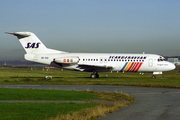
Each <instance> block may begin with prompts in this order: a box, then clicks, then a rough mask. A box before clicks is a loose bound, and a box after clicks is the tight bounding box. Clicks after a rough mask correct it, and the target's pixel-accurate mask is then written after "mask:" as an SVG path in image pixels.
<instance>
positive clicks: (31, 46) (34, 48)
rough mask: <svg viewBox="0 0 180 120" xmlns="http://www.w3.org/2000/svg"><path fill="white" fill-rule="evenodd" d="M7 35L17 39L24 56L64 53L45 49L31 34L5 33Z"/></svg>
mask: <svg viewBox="0 0 180 120" xmlns="http://www.w3.org/2000/svg"><path fill="white" fill-rule="evenodd" d="M6 33H7V34H11V35H15V36H17V38H18V39H19V41H20V43H21V45H22V46H23V48H24V50H25V51H26V54H37V53H65V52H64V51H58V50H53V49H49V48H47V47H46V46H45V45H44V44H43V43H42V42H41V41H40V40H39V39H38V37H37V36H36V35H35V34H34V33H31V32H14V33H10V32H6Z"/></svg>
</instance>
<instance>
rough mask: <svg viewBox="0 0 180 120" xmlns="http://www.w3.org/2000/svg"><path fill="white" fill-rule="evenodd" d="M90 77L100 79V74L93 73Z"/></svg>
mask: <svg viewBox="0 0 180 120" xmlns="http://www.w3.org/2000/svg"><path fill="white" fill-rule="evenodd" d="M90 77H91V78H99V74H98V73H92V74H91V76H90Z"/></svg>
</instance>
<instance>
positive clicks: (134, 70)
mask: <svg viewBox="0 0 180 120" xmlns="http://www.w3.org/2000/svg"><path fill="white" fill-rule="evenodd" d="M138 65H139V62H137V63H136V65H135V66H134V68H133V70H132V72H134V71H135V70H136V68H137V67H138Z"/></svg>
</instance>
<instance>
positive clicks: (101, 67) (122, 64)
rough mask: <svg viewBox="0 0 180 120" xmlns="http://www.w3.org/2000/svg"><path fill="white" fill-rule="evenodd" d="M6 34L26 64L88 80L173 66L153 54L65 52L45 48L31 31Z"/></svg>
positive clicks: (158, 70) (158, 71)
mask: <svg viewBox="0 0 180 120" xmlns="http://www.w3.org/2000/svg"><path fill="white" fill-rule="evenodd" d="M6 33H7V34H11V35H15V36H17V37H18V39H19V41H20V43H21V44H22V46H23V48H24V49H25V51H26V54H25V55H24V57H25V59H26V60H28V61H33V62H38V63H42V64H47V65H51V66H55V67H60V68H64V69H68V70H76V71H86V72H93V73H92V74H91V76H90V77H91V78H98V77H99V74H98V72H106V71H111V72H112V71H116V72H142V73H144V72H153V76H152V77H153V78H154V77H155V76H154V75H155V74H162V72H163V71H170V70H173V69H175V65H174V64H172V63H170V62H168V61H166V60H165V58H164V57H162V56H160V55H155V54H125V53H120V54H116V53H112V54H109V53H68V52H64V51H58V50H54V49H49V48H47V47H46V46H45V45H44V44H43V43H42V42H41V41H40V40H39V39H38V38H37V36H36V35H35V34H33V33H31V32H14V33H9V32H6Z"/></svg>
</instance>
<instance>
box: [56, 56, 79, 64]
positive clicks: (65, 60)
mask: <svg viewBox="0 0 180 120" xmlns="http://www.w3.org/2000/svg"><path fill="white" fill-rule="evenodd" d="M54 62H56V63H64V64H75V63H78V62H79V57H60V58H54Z"/></svg>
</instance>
